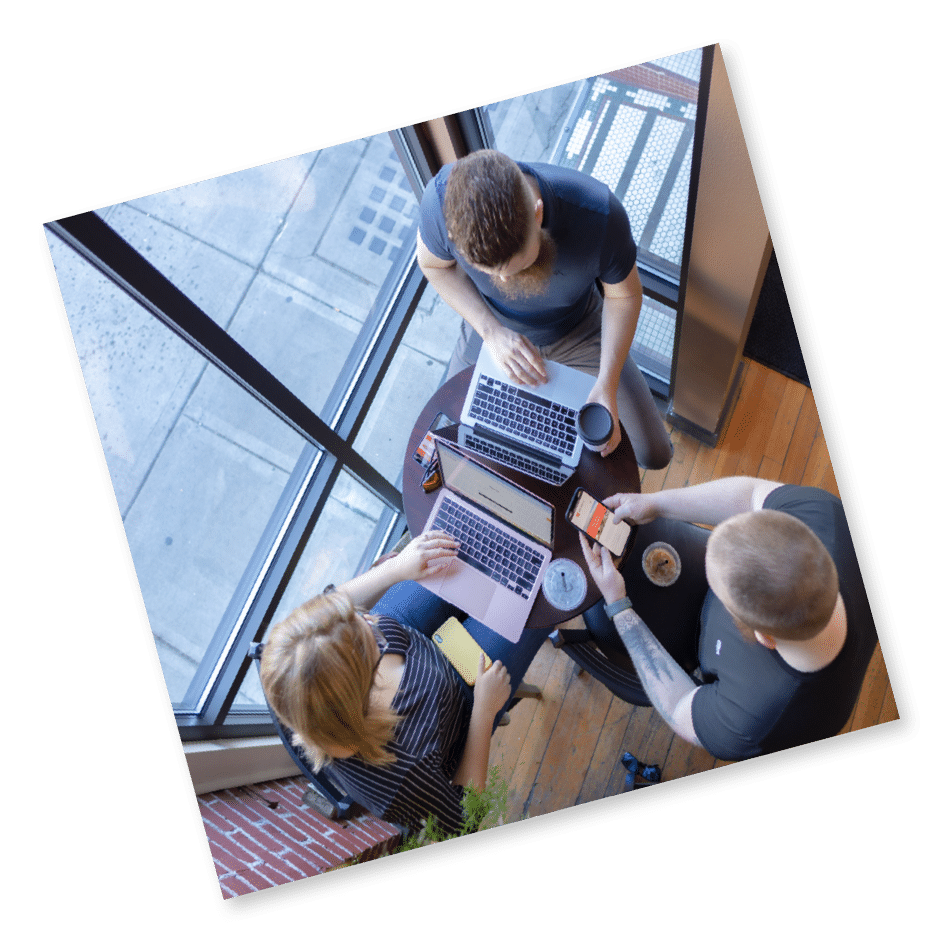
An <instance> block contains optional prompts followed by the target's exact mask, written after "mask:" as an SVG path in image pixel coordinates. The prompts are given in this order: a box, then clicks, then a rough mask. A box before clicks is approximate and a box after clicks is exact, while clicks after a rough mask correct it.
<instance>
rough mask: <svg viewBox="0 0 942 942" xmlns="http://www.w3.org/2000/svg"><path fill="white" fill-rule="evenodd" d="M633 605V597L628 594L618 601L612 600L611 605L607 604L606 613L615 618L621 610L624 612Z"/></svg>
mask: <svg viewBox="0 0 942 942" xmlns="http://www.w3.org/2000/svg"><path fill="white" fill-rule="evenodd" d="M632 607H633V606H632V604H631V599H630V598H628V596H627V595H626V596H625V597H624V598H623V599H619V600H618V601H617V602H612V604H611V605H606V606H605V614H606V615H608V617H609V618H612V619H614V617H615V616H616V615H617V614H618V613H619V612H624V611H626V610H627V609H629V608H632Z"/></svg>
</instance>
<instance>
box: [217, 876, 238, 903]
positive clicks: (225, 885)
mask: <svg viewBox="0 0 942 942" xmlns="http://www.w3.org/2000/svg"><path fill="white" fill-rule="evenodd" d="M219 889H220V890H222V898H223V899H232V898H233V897H234V896H238V895H239V891H238V890H234V889H233V888H232V886H231V884H230V879H229V878H227V879H225V880H220V881H219Z"/></svg>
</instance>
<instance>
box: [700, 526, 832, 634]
mask: <svg viewBox="0 0 942 942" xmlns="http://www.w3.org/2000/svg"><path fill="white" fill-rule="evenodd" d="M706 558H707V574H708V578H709V580H710V585H711V587H712V588H713V591H714V592H716V594H717V596H718V597H719V599H720V601H721V602H722V603H723V604H724V605H725V606H726V608H727V609H728V610H729V612H730V614H731V615H732V616H733V617H734V618H735V619H736V621H737V623H738V624H739V626H740V628H741V629H747V630H750V631H759V632H761V633H762V634H765V635H768V636H769V637H772V638H776V639H778V640H781V641H806V640H808V639H809V638H813V637H814V636H815V635H817V634H818V632H820V631H821V629H822V628H824V626H825V625H826V624H827V623H828V620H829V619H830V617H831V615H832V614H833V613H834V607H835V605H836V604H837V595H838V583H837V569H836V568H835V566H834V560H832V559H831V556H830V554H829V553H828V551H827V549H825V546H824V544H823V543H822V542H821V540H820V539H818V537H817V536H816V535H815V534H814V533H813V532H812V531H811V529H810V528H809V527H808V526H807V525H806V524H804V523H802V521H800V520H798V519H796V518H795V517H793V516H791V515H790V514H786V513H782V512H781V511H779V510H756V511H752V512H750V513H744V514H737V515H736V516H735V517H730V518H729V519H728V520H724V521H723V522H722V523H721V524H720V525H719V526H718V527H717V528H716V529H715V530H714V531H713V533H712V534H711V535H710V539H709V541H708V542H707V553H706Z"/></svg>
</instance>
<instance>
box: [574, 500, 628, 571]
mask: <svg viewBox="0 0 942 942" xmlns="http://www.w3.org/2000/svg"><path fill="white" fill-rule="evenodd" d="M566 519H567V520H568V521H569V522H570V523H571V524H572V525H573V526H574V527H576V528H577V529H579V530H581V531H582V532H583V533H584V534H585V535H586V536H587V537H589V538H590V539H592V540H595V542H596V543H599V544H600V545H602V546H604V547H605V548H606V549H607V550H608V551H609V552H610V553H611V554H612V556H614V557H615V558H616V559H617V558H618V557H620V556H622V555H623V554H624V552H625V549H626V548H627V546H628V538H629V537H630V536H631V524H630V523H626V522H625V521H624V520H616V519H615V514H614V512H613V511H611V510H609V509H608V507H606V506H605V505H604V504H603V503H602V502H601V501H598V500H596V499H595V498H594V497H592V496H591V495H590V494H587V493H586V492H585V491H584V490H583V489H582V488H581V487H580V488H578V489H577V490H576V493H575V494H573V495H572V500H571V501H570V503H569V509H568V510H567V511H566Z"/></svg>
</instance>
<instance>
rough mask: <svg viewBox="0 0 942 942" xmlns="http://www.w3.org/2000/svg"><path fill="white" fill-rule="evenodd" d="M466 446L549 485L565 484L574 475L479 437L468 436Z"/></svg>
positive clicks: (465, 441)
mask: <svg viewBox="0 0 942 942" xmlns="http://www.w3.org/2000/svg"><path fill="white" fill-rule="evenodd" d="M464 444H465V445H466V446H467V447H468V448H470V449H471V451H476V452H477V453H478V454H479V455H484V457H485V458H493V459H494V460H495V461H499V462H500V463H501V464H505V465H508V466H509V467H511V468H516V469H517V470H518V471H523V472H525V473H526V474H529V475H532V476H533V477H535V478H539V479H540V480H541V481H547V482H548V483H549V484H565V483H566V481H568V480H569V478H570V475H571V473H572V472H563V471H560V470H559V469H558V468H550V467H548V466H547V465H545V464H540V462H538V461H533V460H531V459H530V458H528V457H527V456H526V455H521V454H519V453H518V452H516V451H512V450H511V449H509V448H503V447H501V446H500V445H495V444H494V443H493V442H489V441H487V440H485V439H483V438H479V437H478V436H477V435H467V436H466V437H465V440H464Z"/></svg>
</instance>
